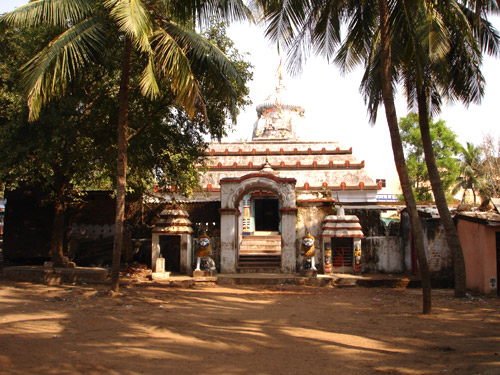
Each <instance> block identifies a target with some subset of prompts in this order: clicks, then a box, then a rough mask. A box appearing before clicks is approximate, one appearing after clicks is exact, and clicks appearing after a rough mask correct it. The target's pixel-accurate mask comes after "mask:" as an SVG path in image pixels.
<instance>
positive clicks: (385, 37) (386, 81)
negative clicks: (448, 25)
mask: <svg viewBox="0 0 500 375" xmlns="http://www.w3.org/2000/svg"><path fill="white" fill-rule="evenodd" d="M378 3H379V13H380V41H381V65H382V69H381V72H382V76H381V83H382V98H383V101H384V107H385V115H386V118H387V124H388V126H389V133H390V135H391V143H392V151H393V153H394V162H395V164H396V169H397V171H398V175H399V181H400V183H401V189H402V190H403V196H404V198H405V203H406V207H407V208H408V214H409V216H410V224H411V231H412V234H413V239H414V241H415V247H416V250H417V257H418V263H419V270H420V277H421V279H422V298H423V307H422V312H423V313H424V314H430V313H431V311H432V304H431V279H430V275H429V266H428V264H427V256H426V254H425V248H424V235H423V231H422V225H421V223H420V220H419V217H418V212H417V204H416V202H415V197H414V196H413V191H412V188H411V183H410V179H409V177H408V170H407V169H406V162H405V158H404V152H403V145H402V143H401V136H400V134H399V128H398V118H397V115H396V106H395V104H394V93H393V90H392V85H391V45H390V43H391V42H390V33H389V10H388V7H387V1H386V0H378Z"/></svg>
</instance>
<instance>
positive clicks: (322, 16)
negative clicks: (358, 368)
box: [259, 0, 432, 314]
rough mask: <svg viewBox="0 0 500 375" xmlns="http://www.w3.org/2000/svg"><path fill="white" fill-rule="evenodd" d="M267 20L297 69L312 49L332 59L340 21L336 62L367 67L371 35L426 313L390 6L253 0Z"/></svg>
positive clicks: (425, 276)
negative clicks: (342, 30) (400, 117)
mask: <svg viewBox="0 0 500 375" xmlns="http://www.w3.org/2000/svg"><path fill="white" fill-rule="evenodd" d="M259 3H260V4H261V5H262V6H263V8H264V14H265V17H266V19H267V21H268V28H267V30H266V34H267V35H268V36H269V37H270V38H271V39H272V40H274V41H277V42H279V41H281V42H282V44H284V46H285V47H286V48H288V50H289V54H288V57H289V58H290V61H291V63H290V64H289V65H291V67H292V71H296V72H297V71H300V66H301V65H302V63H303V62H304V60H305V58H306V57H307V54H308V53H309V52H310V51H311V50H312V51H313V52H315V53H320V54H322V55H324V56H325V57H326V58H327V59H329V60H331V59H334V58H335V53H336V48H337V47H338V45H339V44H340V41H341V37H340V25H341V24H342V23H346V24H347V25H348V27H347V37H346V38H345V41H344V44H343V46H342V48H341V49H340V51H339V52H338V55H337V61H338V62H340V63H341V65H342V66H343V67H344V69H345V70H346V69H347V70H349V69H351V68H353V67H354V66H356V65H359V64H362V63H364V64H365V65H367V66H370V61H371V57H372V50H371V46H373V45H374V41H375V40H379V41H380V43H379V44H378V48H379V52H380V60H379V65H378V70H377V78H376V79H374V77H373V76H371V79H372V81H373V82H377V83H378V85H379V86H378V87H379V88H380V90H379V92H378V98H379V101H380V100H382V101H383V104H384V107H385V113H386V118H387V124H388V126H389V132H390V136H391V143H392V149H393V153H394V161H395V164H396V169H397V171H398V175H399V179H400V183H401V187H402V190H403V195H404V198H405V202H406V206H407V208H408V213H409V217H410V222H411V226H412V233H413V238H414V241H415V247H416V249H417V256H418V261H419V265H420V273H421V277H422V290H423V312H424V313H425V314H429V313H430V312H431V309H432V308H431V283H430V275H429V267H428V264H427V258H426V255H425V248H424V241H423V231H422V226H421V223H420V220H419V217H418V212H417V209H416V202H415V198H414V196H413V191H412V187H411V183H410V179H409V177H408V171H407V168H406V163H405V159H404V152H403V146H402V143H401V137H400V134H399V129H398V120H397V114H396V106H395V103H394V90H393V83H394V82H395V79H394V74H395V73H396V71H395V69H394V65H393V62H392V45H391V38H390V35H392V33H393V30H392V29H391V22H390V17H391V10H390V9H389V6H388V2H387V1H386V0H378V1H374V0H371V1H362V2H361V1H348V0H346V1H338V2H336V1H326V2H325V1H319V0H311V1H307V2H288V1H259ZM377 108H378V104H377V105H376V106H374V107H373V106H369V108H368V111H369V113H370V116H371V118H372V119H375V118H376V113H377Z"/></svg>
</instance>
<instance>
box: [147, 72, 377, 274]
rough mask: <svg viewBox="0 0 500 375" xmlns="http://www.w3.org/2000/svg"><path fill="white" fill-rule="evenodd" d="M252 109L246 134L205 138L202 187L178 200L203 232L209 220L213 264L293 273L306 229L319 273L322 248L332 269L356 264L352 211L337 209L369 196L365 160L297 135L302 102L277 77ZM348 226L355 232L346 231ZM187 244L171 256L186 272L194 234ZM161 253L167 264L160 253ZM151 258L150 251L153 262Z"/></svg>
mask: <svg viewBox="0 0 500 375" xmlns="http://www.w3.org/2000/svg"><path fill="white" fill-rule="evenodd" d="M256 110H257V120H256V122H255V125H254V127H253V132H252V140H251V141H247V142H222V143H210V144H209V146H208V149H207V161H206V163H205V165H204V167H205V170H206V172H205V173H204V174H203V176H202V179H201V186H202V188H203V189H202V190H201V191H198V192H197V193H196V194H195V196H194V197H193V198H192V199H191V200H190V201H186V202H185V204H184V207H183V209H184V210H186V212H189V215H190V220H191V221H193V223H195V222H197V223H198V226H202V227H203V228H202V229H203V231H210V228H209V227H210V225H209V223H211V224H212V225H213V230H212V233H211V234H210V233H209V235H211V237H212V238H213V242H214V246H213V247H214V258H215V263H216V266H217V269H218V270H219V272H222V273H235V272H256V271H259V270H260V271H264V272H282V273H295V272H299V270H300V268H301V266H302V261H303V259H302V257H301V254H300V242H301V239H302V237H303V236H306V234H307V233H310V234H311V235H312V237H314V238H315V244H316V249H317V251H316V255H315V260H316V264H317V265H318V266H319V272H325V267H324V264H323V263H324V261H325V255H328V254H327V253H325V249H328V250H330V251H331V257H332V258H333V259H332V262H333V263H332V264H333V271H335V268H336V267H342V270H343V271H345V272H351V271H356V270H359V267H358V268H356V265H355V264H354V263H355V261H356V260H355V258H356V257H355V256H354V251H355V248H357V249H358V250H359V247H360V244H361V243H360V237H362V236H363V231H362V228H361V226H360V225H359V220H358V218H357V217H356V216H353V215H344V213H343V212H344V210H343V209H340V210H338V209H339V208H340V207H341V206H340V204H342V205H346V204H370V203H375V202H376V196H377V192H378V191H379V190H380V189H381V185H380V184H377V183H375V181H374V180H373V179H372V178H371V177H370V176H368V174H367V173H366V171H365V170H364V167H365V162H364V161H358V160H357V159H356V158H355V157H354V155H353V150H352V148H346V147H344V146H342V145H340V144H339V143H337V142H335V141H321V142H318V141H315V142H309V141H306V142H304V141H302V140H301V139H299V137H298V136H297V134H298V131H297V130H298V128H299V127H305V126H307V123H306V119H305V109H304V108H303V107H301V106H300V105H298V104H296V103H290V102H289V101H288V100H287V98H286V90H285V87H284V85H283V82H282V79H281V77H279V81H278V85H277V87H276V90H275V92H274V93H272V94H271V95H269V96H268V97H267V98H266V99H265V100H264V102H263V103H261V104H259V105H257V107H256ZM215 211H216V212H215ZM337 211H339V212H337ZM332 215H333V216H332ZM204 217H207V218H206V219H204ZM203 223H205V225H204V224H203ZM333 223H336V224H335V225H334V224H333ZM340 223H343V224H340ZM353 223H358V224H353ZM332 225H333V226H332ZM352 225H354V226H355V227H356V230H355V231H350V230H349V229H350V228H351V227H352ZM195 232H196V231H195ZM353 233H355V235H352V234H353ZM200 234H201V233H199V234H198V235H200ZM160 237H161V236H160ZM356 244H357V245H356ZM154 246H156V248H157V249H158V244H156V245H154ZM192 247H193V249H186V250H185V251H188V252H191V253H190V254H189V255H188V256H183V255H180V256H178V255H176V256H175V259H176V261H177V259H189V261H187V263H186V264H181V265H180V269H181V272H184V273H187V274H189V273H191V272H192V270H193V264H194V261H195V260H194V256H193V254H194V253H195V251H196V250H195V249H194V248H195V247H196V233H195V234H194V240H193V246H192ZM177 248H181V247H180V246H177ZM339 249H340V250H339ZM161 252H162V253H163V252H165V253H167V252H168V251H167V250H165V251H161ZM158 253H159V251H158V250H157V251H155V252H154V254H156V256H158ZM340 254H341V255H340ZM336 256H337V259H335V257H336ZM164 257H165V258H167V263H168V254H165V255H164ZM339 257H341V258H342V259H340V258H339ZM155 260H156V258H155V255H153V259H152V265H153V268H154V267H155V266H154V262H155ZM176 268H178V267H176ZM326 269H327V270H329V269H330V268H328V267H327V268H326Z"/></svg>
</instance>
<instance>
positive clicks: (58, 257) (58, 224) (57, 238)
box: [50, 177, 67, 267]
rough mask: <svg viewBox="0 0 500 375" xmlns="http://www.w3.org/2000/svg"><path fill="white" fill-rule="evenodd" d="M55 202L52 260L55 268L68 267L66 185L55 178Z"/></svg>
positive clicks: (51, 241) (51, 240) (51, 244)
mask: <svg viewBox="0 0 500 375" xmlns="http://www.w3.org/2000/svg"><path fill="white" fill-rule="evenodd" d="M55 181H56V182H55V185H56V186H55V189H54V190H55V191H54V192H55V195H56V197H55V202H54V219H53V222H52V233H51V239H50V259H51V261H52V263H53V265H54V267H66V266H67V263H66V262H64V260H63V256H64V255H63V245H64V230H65V227H64V214H65V202H64V195H65V190H66V183H64V182H62V181H61V180H60V179H59V178H57V177H55Z"/></svg>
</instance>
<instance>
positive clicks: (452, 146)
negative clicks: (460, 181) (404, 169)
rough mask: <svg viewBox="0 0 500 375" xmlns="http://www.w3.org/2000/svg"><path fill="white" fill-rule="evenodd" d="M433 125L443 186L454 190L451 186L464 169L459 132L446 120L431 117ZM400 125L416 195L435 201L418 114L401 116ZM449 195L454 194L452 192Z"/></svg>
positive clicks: (431, 129)
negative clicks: (461, 167) (458, 138)
mask: <svg viewBox="0 0 500 375" xmlns="http://www.w3.org/2000/svg"><path fill="white" fill-rule="evenodd" d="M429 125H430V133H431V138H432V148H433V149H434V154H435V157H436V164H437V167H438V170H439V174H440V176H441V181H442V184H443V188H444V191H445V192H450V193H451V191H450V189H451V187H452V185H453V184H454V183H455V180H456V178H457V177H458V175H459V173H460V168H459V163H458V161H457V159H456V158H457V156H458V154H459V153H460V150H461V147H462V146H461V145H460V143H459V142H458V141H457V135H456V134H455V133H454V132H453V131H452V130H451V129H450V128H448V127H447V126H446V123H445V121H443V120H439V121H437V122H434V121H432V119H429ZM399 128H400V133H401V140H402V141H403V148H404V150H405V158H406V165H407V166H408V175H409V176H410V181H411V183H412V185H413V188H414V191H415V198H416V199H417V200H420V201H432V200H434V199H433V195H432V189H431V185H430V181H429V173H428V172H427V166H426V163H425V155H424V149H423V145H422V138H421V135H420V128H419V120H418V114H416V113H409V114H408V115H407V116H406V117H402V118H400V119H399ZM449 198H451V194H450V196H449Z"/></svg>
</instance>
